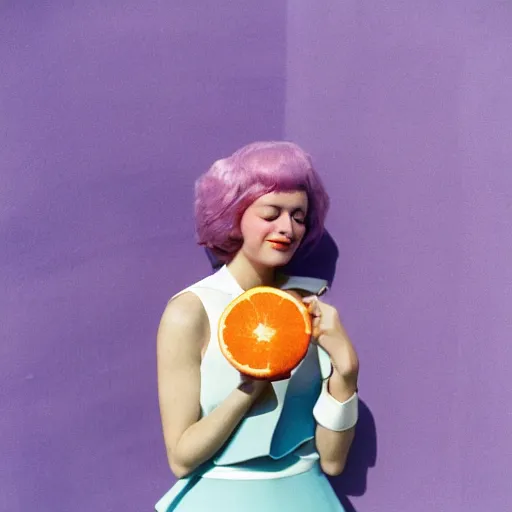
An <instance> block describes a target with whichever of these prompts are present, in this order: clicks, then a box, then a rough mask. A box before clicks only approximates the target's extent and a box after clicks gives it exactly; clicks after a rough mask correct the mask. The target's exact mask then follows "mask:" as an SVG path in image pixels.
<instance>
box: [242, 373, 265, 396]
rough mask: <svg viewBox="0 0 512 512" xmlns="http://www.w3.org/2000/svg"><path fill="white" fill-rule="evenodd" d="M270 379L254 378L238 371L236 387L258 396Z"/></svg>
mask: <svg viewBox="0 0 512 512" xmlns="http://www.w3.org/2000/svg"><path fill="white" fill-rule="evenodd" d="M269 384H270V381H268V380H265V379H254V378H252V377H251V376H250V375H246V374H245V373H242V372H240V384H239V385H238V389H239V390H240V391H243V392H244V393H247V394H248V395H251V396H254V398H255V399H256V398H258V397H259V396H260V395H261V394H262V393H263V391H265V389H266V388H267V387H268V386H269Z"/></svg>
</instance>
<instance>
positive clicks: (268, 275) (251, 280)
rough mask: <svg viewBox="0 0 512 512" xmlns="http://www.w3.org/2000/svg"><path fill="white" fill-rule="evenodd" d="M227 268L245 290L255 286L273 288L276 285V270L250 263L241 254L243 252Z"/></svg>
mask: <svg viewBox="0 0 512 512" xmlns="http://www.w3.org/2000/svg"><path fill="white" fill-rule="evenodd" d="M227 267H228V269H229V271H230V272H231V275H232V276H233V277H234V278H235V279H236V281H237V282H238V284H239V285H240V287H241V288H243V289H244V290H249V289H250V288H254V287H255V286H272V285H273V284H274V280H275V268H273V267H267V266H264V265H258V264H256V263H254V262H252V261H249V260H248V259H247V258H246V257H245V256H244V255H243V254H241V251H240V252H238V254H237V255H236V256H235V257H234V258H233V259H232V260H231V261H230V262H229V263H228V264H227Z"/></svg>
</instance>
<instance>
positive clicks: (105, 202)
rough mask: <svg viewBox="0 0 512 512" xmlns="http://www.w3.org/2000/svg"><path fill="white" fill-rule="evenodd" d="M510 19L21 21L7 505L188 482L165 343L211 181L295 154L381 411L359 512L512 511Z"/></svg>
mask: <svg viewBox="0 0 512 512" xmlns="http://www.w3.org/2000/svg"><path fill="white" fill-rule="evenodd" d="M30 4H32V5H30ZM511 24H512V9H511V7H510V5H509V4H508V3H505V2H494V3H490V2H485V1H484V0H479V1H476V0H472V1H465V2H463V1H462V0H458V1H456V0H452V1H451V2H448V5H445V6H442V5H441V4H438V3H434V4H432V3H430V4H427V3H425V2H398V1H392V2H385V3H382V2H361V1H359V2H353V1H351V0H345V1H344V2H337V3H335V2H329V3H327V2H322V1H313V0H310V1H306V0H304V1H301V2H294V1H290V2H288V5H287V3H286V2H284V1H279V2H276V1H275V0H265V1H260V2H257V3H254V2H252V3H251V2H243V3H239V2H232V1H231V2H229V1H227V0H223V1H217V2H201V3H200V5H198V3H194V2H192V3H190V2H186V1H179V2H176V1H175V2H164V1H163V0H154V1H153V2H146V3H142V4H141V3H140V2H135V1H133V0H131V1H130V0H128V2H117V1H114V2H109V3H107V4H105V3H104V2H100V1H99V0H91V1H89V2H85V3H83V5H82V4H80V3H77V2H71V3H70V2H63V1H59V0H54V1H53V2H50V3H42V2H26V1H25V2H23V1H20V2H3V3H2V5H1V6H0V43H1V44H0V65H1V71H2V72H1V73H0V114H1V115H0V130H1V134H2V143H1V144H0V171H1V172H0V194H1V201H0V204H1V208H0V247H1V248H2V250H1V251H0V310H1V318H2V321H1V322H0V339H1V344H0V375H1V376H2V377H1V382H0V404H1V405H0V407H1V413H0V454H1V456H0V510H14V511H17V510H29V509H37V510H52V511H56V512H57V511H69V510H76V511H84V512H89V511H91V510H117V509H120V508H122V509H123V510H134V511H135V510H137V511H138V510H144V509H146V510H149V509H151V507H152V505H153V503H154V502H155V501H156V499H158V498H159V497H160V494H161V493H162V492H163V491H164V490H165V489H166V488H167V487H168V486H170V485H171V483H172V481H173V479H172V477H171V474H170V471H169V470H168V468H167V467H166V461H165V454H164V450H163V441H162V437H161V432H160V425H159V418H158V407H157V397H156V375H155V355H154V338H155V332H156V327H157V323H158V319H159V316H160V314H161V311H162V309H163V307H164V304H165V301H166V300H167V298H168V297H169V296H170V295H171V294H172V293H173V292H175V291H177V290H179V289H180V288H182V287H183V286H185V285H186V284H188V283H190V282H192V281H193V280H195V279H197V278H199V277H200V276H201V275H203V274H204V273H205V272H207V271H208V263H207V261H206V258H205V256H204V254H203V252H202V251H201V250H200V249H198V248H197V247H196V246H195V243H194V236H193V222H192V215H191V213H192V194H193V181H194V179H195V178H196V177H197V175H198V174H200V173H201V172H202V171H203V170H204V169H205V167H206V166H207V165H209V164H210V163H211V161H212V160H213V159H214V158H216V157H219V156H222V155H224V154H227V153H228V152H230V151H232V150H233V149H235V148H237V147H239V146H240V145H242V144H244V143H246V142H249V141H252V140H257V139H272V138H283V137H285V138H288V139H293V140H296V141H297V142H299V143H300V144H302V145H303V146H304V147H305V148H306V149H308V150H309V151H310V152H311V153H312V154H313V156H314V158H315V161H316V162H317V166H318V167H319V170H320V172H321V173H322V175H323V177H324V179H325V182H326V184H327V185H328V187H329V189H330V191H331V194H332V197H333V208H332V211H331V214H330V217H329V224H328V227H329V229H330V231H331V233H332V235H333V236H334V238H335V239H336V241H337V243H338V246H339V249H340V259H339V265H338V273H337V277H336V281H335V287H334V290H333V292H332V295H331V297H332V301H333V302H334V303H336V304H337V305H338V306H339V308H340V310H341V311H342V313H343V317H344V319H345V322H346V324H347V327H348V329H349V331H350V333H351V334H352V337H353V338H354V340H355V342H356V344H357V347H358V350H359V353H360V356H361V360H362V374H361V396H362V397H363V399H364V401H365V403H366V404H367V406H368V408H369V411H370V412H369V413H368V414H367V415H366V416H365V419H364V421H363V423H362V427H363V429H362V430H363V432H362V433H361V434H360V436H359V438H358V440H357V444H356V447H355V448H356V449H355V450H354V451H353V454H352V460H351V465H350V467H349V468H348V469H347V474H346V475H345V476H342V477H341V478H340V479H336V480H335V481H334V485H335V486H336V488H337V489H338V490H339V491H340V493H341V494H348V499H349V500H350V502H351V503H352V504H353V506H354V507H355V508H356V509H357V511H358V512H365V511H370V510H380V511H389V512H391V511H396V510H414V511H418V512H422V511H427V510H428V511H429V512H430V511H431V510H447V511H450V512H451V511H460V512H462V511H464V512H471V511H473V510H474V511H481V510H507V509H508V508H510V505H511V501H512V500H511V499H510V498H509V494H510V493H509V492H508V489H507V488H506V486H507V485H508V479H507V477H506V468H507V467H508V466H509V459H510V455H512V446H511V441H510V440H509V439H510V438H511V436H512V420H511V418H510V413H509V409H510V408H509V407H508V405H507V404H508V403H509V402H510V400H511V398H512V396H511V395H512V392H511V386H510V385H509V383H508V382H506V381H505V369H506V366H510V363H509V361H510V360H511V356H512V354H511V349H510V343H509V339H510V334H511V324H510V313H509V310H510V303H511V299H512V297H511V294H512V293H511V290H512V286H511V285H512V271H511V270H510V268H511V267H510V265H509V264H508V260H506V255H509V254H511V253H512V252H511V250H512V235H511V232H512V230H511V229H510V219H511V218H512V212H511V209H512V201H511V190H512V188H511V185H512V174H511V166H512V150H511V149H510V148H511V145H510V136H511V131H512V121H511V119H512V94H511V93H510V92H509V91H510V90H512V58H511V50H510V48H511V47H512V46H511V43H512V32H511V31H510V26H511ZM508 259H510V256H509V258H508ZM372 417H373V420H374V422H375V426H376V437H377V446H376V461H372V460H371V459H372V458H373V457H375V447H374V446H373V444H374V441H373V438H372V435H373V434H372V433H371V430H372V428H370V426H369V425H370V420H371V418H372ZM365 429H366V430H367V431H368V434H369V435H368V436H365V435H364V432H365ZM370 434H371V435H370ZM369 445H372V446H369ZM364 457H366V458H367V462H368V464H367V465H368V466H372V467H368V468H366V473H367V474H365V475H363V474H362V472H360V473H354V471H353V468H354V467H358V468H361V467H362V466H364V464H361V460H362V459H363V458H364ZM365 460H366V459H365ZM363 477H367V481H365V482H363V483H362V480H361V479H362V478H363ZM365 486H366V492H363V491H364V490H365V489H364V488H365ZM347 503H348V502H347Z"/></svg>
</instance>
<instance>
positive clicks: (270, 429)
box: [155, 266, 344, 512]
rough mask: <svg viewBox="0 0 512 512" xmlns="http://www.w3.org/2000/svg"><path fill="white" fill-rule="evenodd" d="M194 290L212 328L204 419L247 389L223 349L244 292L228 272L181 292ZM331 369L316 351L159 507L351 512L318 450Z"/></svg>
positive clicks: (298, 281)
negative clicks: (316, 409)
mask: <svg viewBox="0 0 512 512" xmlns="http://www.w3.org/2000/svg"><path fill="white" fill-rule="evenodd" d="M325 284H326V282H325V281H322V280H319V279H312V278H301V277H291V278H289V279H288V281H287V282H286V283H285V284H284V285H283V286H282V288H283V289H290V288H300V289H304V290H307V291H309V292H312V293H317V292H318V291H319V290H320V288H322V287H324V286H325ZM186 291H190V292H193V293H194V294H196V295H197V296H198V297H199V298H200V300H201V301H202V303H203V306H204V308H205V310H206V313H207V315H208V318H209V322H210V332H211V338H210V342H209V344H208V347H207V349H206V352H205V354H204V357H203V361H202V364H201V393H200V402H201V412H202V415H203V416H204V415H207V414H209V413H210V412H211V411H212V410H213V409H215V407H216V406H217V405H218V404H220V403H221V402H222V401H223V400H224V399H225V398H226V397H227V396H228V395H229V394H230V393H231V391H232V390H233V389H234V388H235V387H236V386H237V385H238V384H239V383H240V375H239V373H238V371H237V370H235V368H233V367H232V366H231V365H230V364H229V363H228V361H227V360H226V359H225V358H224V356H223V355H222V353H221V351H220V348H219V343H218V338H217V325H218V321H219V317H220V315H221V314H222V312H223V311H224V308H225V307H226V306H227V305H228V303H229V302H230V301H231V300H233V299H234V298H236V297H237V296H238V295H240V294H241V293H243V290H242V288H241V287H240V286H239V285H238V283H237V281H236V280H235V279H234V277H233V276H232V275H231V274H230V272H229V270H228V269H227V267H225V266H224V267H222V268H221V269H220V270H219V271H217V272H216V273H215V274H213V275H211V276H209V277H207V278H205V279H203V280H202V281H199V282H198V283H196V284H194V285H192V286H190V287H189V288H187V289H185V290H183V291H182V292H180V294H181V293H184V292H186ZM178 295H179V294H178ZM330 371H331V366H330V361H329V358H328V357H327V354H325V352H323V351H322V350H319V349H318V348H317V346H316V345H313V344H312V345H310V348H309V350H308V353H307V355H306V357H305V358H304V359H303V360H302V362H301V363H300V364H299V366H298V367H297V368H296V369H295V370H294V371H293V372H292V375H291V377H290V378H289V379H286V380H281V381H278V382H273V383H272V392H270V393H268V394H266V395H265V397H264V399H262V400H260V401H258V402H256V404H255V405H254V406H253V408H252V409H251V410H250V411H249V413H248V414H247V415H246V417H245V418H244V419H243V420H242V421H241V422H240V424H239V425H238V427H237V429H236V430H235V432H234V433H233V435H232V436H231V438H230V439H229V440H228V441H227V443H226V444H225V445H224V446H223V447H222V448H221V449H220V450H219V451H218V452H217V453H216V455H215V456H214V457H213V458H212V460H210V461H209V462H208V463H206V464H204V465H203V466H202V467H200V468H198V469H197V470H196V471H195V472H194V473H193V474H192V475H190V476H188V477H187V478H182V479H180V480H178V481H177V482H176V484H175V485H174V486H173V487H172V488H171V489H170V490H169V491H168V492H167V493H166V494H165V495H164V496H163V497H162V498H161V500H160V501H159V502H158V503H157V504H156V505H155V508H156V510H157V512H171V511H177V512H200V511H212V512H216V511H219V512H235V511H237V512H238V511H243V512H287V511H290V512H292V511H293V512H344V509H343V507H342V506H341V504H340V502H339V500H338V498H337V496H336V494H335V493H334V491H333V489H332V488H331V486H330V484H329V481H328V480H327V478H326V476H325V475H324V474H323V472H322V471H321V469H320V466H319V463H318V453H317V452H316V449H315V444H314V435H315V427H316V423H315V420H314V418H313V414H312V410H313V406H314V404H315V402H316V400H317V398H318V396H319V394H320V387H321V381H322V378H327V377H328V376H329V374H330Z"/></svg>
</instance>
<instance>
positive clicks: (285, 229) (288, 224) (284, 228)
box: [277, 212, 293, 238]
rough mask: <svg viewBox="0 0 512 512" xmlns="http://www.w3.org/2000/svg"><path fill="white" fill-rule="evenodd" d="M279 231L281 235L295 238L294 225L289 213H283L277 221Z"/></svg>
mask: <svg viewBox="0 0 512 512" xmlns="http://www.w3.org/2000/svg"><path fill="white" fill-rule="evenodd" d="M277 230H278V232H279V234H281V235H285V236H287V237H289V238H292V236H293V224H292V219H291V217H290V215H288V213H286V212H283V214H282V215H280V216H279V218H278V219H277Z"/></svg>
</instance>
